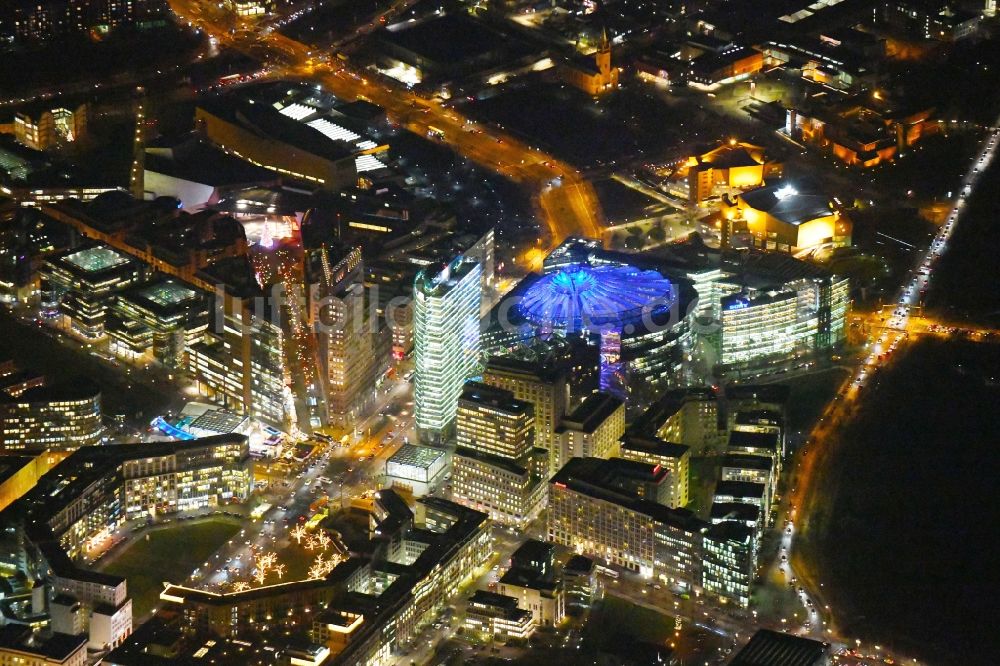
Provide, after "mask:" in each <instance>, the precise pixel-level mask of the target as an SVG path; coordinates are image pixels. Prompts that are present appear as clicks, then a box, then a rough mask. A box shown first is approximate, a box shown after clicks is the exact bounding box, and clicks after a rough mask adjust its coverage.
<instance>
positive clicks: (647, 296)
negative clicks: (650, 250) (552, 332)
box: [515, 264, 676, 331]
mask: <svg viewBox="0 0 1000 666" xmlns="http://www.w3.org/2000/svg"><path fill="white" fill-rule="evenodd" d="M675 298H676V295H675V291H674V288H673V285H672V284H671V282H670V280H668V279H667V278H665V277H663V276H662V275H660V274H659V273H658V272H656V271H651V270H647V271H644V270H640V269H638V268H635V267H634V266H627V265H607V266H591V265H589V264H574V265H570V266H567V267H565V268H562V269H561V270H559V271H556V272H553V273H549V274H547V275H543V276H542V277H541V278H539V279H538V280H537V281H535V283H534V284H532V285H531V286H530V287H528V289H527V290H526V291H525V293H524V295H523V297H522V298H521V300H520V302H519V303H518V304H517V305H516V306H515V307H516V308H517V311H518V312H520V314H521V315H523V316H524V317H525V318H526V319H528V320H529V321H530V322H532V323H533V324H535V325H536V326H543V327H546V328H552V329H561V330H566V331H580V330H584V329H590V330H593V329H597V328H605V327H613V328H622V327H624V326H625V325H627V324H636V323H638V322H640V321H641V320H642V317H643V314H644V313H646V314H648V313H652V312H661V311H663V310H665V309H667V308H669V307H670V305H671V304H672V303H673V301H674V299H675Z"/></svg>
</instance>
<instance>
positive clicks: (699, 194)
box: [677, 140, 782, 204]
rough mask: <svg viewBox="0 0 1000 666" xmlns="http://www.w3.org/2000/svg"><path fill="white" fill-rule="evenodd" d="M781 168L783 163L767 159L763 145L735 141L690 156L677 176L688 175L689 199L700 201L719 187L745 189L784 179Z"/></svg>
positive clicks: (679, 169)
mask: <svg viewBox="0 0 1000 666" xmlns="http://www.w3.org/2000/svg"><path fill="white" fill-rule="evenodd" d="M781 168H782V165H781V163H780V162H773V161H769V160H768V159H767V157H766V156H765V154H764V148H763V147H761V146H755V145H753V144H750V143H743V142H741V141H736V140H732V141H730V142H728V143H723V144H721V145H719V146H717V147H715V148H713V149H712V150H709V151H707V152H705V153H702V154H700V155H692V156H691V157H689V158H687V160H686V161H685V162H684V163H683V164H682V165H681V166H680V168H678V170H677V175H678V176H679V177H682V178H687V181H688V189H689V200H690V202H691V203H693V204H698V203H701V202H702V201H705V200H706V199H708V198H709V197H711V196H712V195H713V194H714V193H715V192H716V188H718V187H722V188H729V189H730V190H732V189H738V190H744V189H749V188H752V187H759V186H761V185H763V184H764V182H765V180H768V179H771V178H780V177H781Z"/></svg>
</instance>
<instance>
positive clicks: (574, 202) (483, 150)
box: [170, 0, 602, 246]
mask: <svg viewBox="0 0 1000 666" xmlns="http://www.w3.org/2000/svg"><path fill="white" fill-rule="evenodd" d="M170 6H171V8H172V9H173V11H174V13H176V14H177V15H178V16H179V17H181V19H182V20H185V21H188V22H190V23H192V24H195V25H198V26H200V27H201V28H202V29H204V30H205V31H206V32H208V33H209V34H210V35H212V36H214V37H215V38H216V39H217V40H219V42H220V43H222V44H225V45H227V46H230V47H231V48H234V49H236V50H239V51H242V52H245V53H248V54H250V55H252V56H254V57H257V58H270V59H272V60H273V61H275V62H277V63H280V65H281V67H282V69H283V70H284V72H285V74H286V75H288V76H291V77H299V78H302V79H308V80H312V81H317V82H319V83H320V84H322V85H323V86H324V87H326V88H327V89H328V90H329V91H330V92H332V93H333V94H334V95H336V96H337V97H340V98H341V99H345V100H355V99H365V100H368V101H370V102H372V103H374V104H377V105H379V106H381V107H382V108H383V109H385V111H386V114H387V115H388V117H389V118H391V119H392V120H393V121H394V122H396V123H397V124H399V125H401V126H403V127H405V128H406V129H408V130H410V131H412V132H414V133H416V134H420V135H423V136H428V135H433V136H436V137H437V138H438V139H439V140H440V141H441V142H442V143H444V144H447V145H448V146H450V147H451V148H452V149H453V150H454V151H455V152H456V153H458V154H460V155H462V156H464V157H466V158H468V159H470V160H472V161H473V162H476V163H477V164H479V165H481V166H483V167H485V168H488V169H491V170H493V171H495V172H496V173H499V174H500V175H502V176H505V177H507V178H509V179H511V180H513V181H515V182H517V183H520V184H523V185H524V186H526V187H529V188H531V189H532V191H533V193H534V200H535V203H536V208H537V213H538V215H539V217H540V219H541V221H542V223H543V224H544V225H545V226H546V227H547V230H548V239H547V240H548V242H549V244H550V246H555V245H557V244H558V243H560V242H562V240H563V239H565V238H566V237H567V236H572V235H579V236H587V237H590V238H600V236H601V231H602V217H601V212H600V204H599V202H598V200H597V195H596V193H595V191H594V189H593V187H592V186H591V184H590V183H589V182H588V181H587V180H586V179H584V178H583V177H582V176H581V175H580V173H579V172H578V171H577V170H576V169H575V168H574V167H572V166H571V165H569V164H566V163H565V162H562V161H560V160H557V159H556V158H554V157H552V156H550V155H547V154H545V153H543V152H542V151H540V150H538V149H536V148H535V147H534V146H530V145H528V144H526V143H525V142H524V141H521V140H520V139H516V138H514V137H513V136H511V135H509V134H508V133H506V132H503V131H502V130H500V129H498V128H496V127H494V126H492V125H486V124H481V123H477V122H474V121H472V120H471V119H469V118H466V117H464V116H463V115H461V114H460V113H459V112H457V111H455V110H454V109H449V108H445V107H443V106H442V105H441V104H440V103H439V102H437V101H436V100H429V99H426V98H424V97H422V96H420V95H418V94H417V93H415V92H413V91H412V90H409V89H407V88H406V87H404V86H403V85H402V84H399V83H397V82H395V81H393V80H391V79H388V78H387V77H383V76H380V75H378V74H375V73H372V72H367V71H355V70H354V69H352V68H351V67H350V66H349V65H348V64H347V63H345V62H343V61H342V60H340V59H339V58H337V57H336V56H334V55H332V54H328V53H325V52H321V51H318V50H317V51H315V52H313V50H312V49H311V47H310V46H308V45H306V44H303V43H302V42H298V41H296V40H294V39H290V38H289V37H286V36H285V35H282V34H281V33H279V32H277V31H275V30H274V29H272V28H270V27H268V25H267V23H266V22H259V23H256V24H254V23H249V22H237V19H235V18H234V17H233V16H232V15H228V14H223V13H222V12H220V11H219V10H218V9H217V6H216V5H215V4H214V3H210V2H205V1H204V0H170Z"/></svg>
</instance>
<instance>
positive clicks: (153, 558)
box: [100, 518, 240, 618]
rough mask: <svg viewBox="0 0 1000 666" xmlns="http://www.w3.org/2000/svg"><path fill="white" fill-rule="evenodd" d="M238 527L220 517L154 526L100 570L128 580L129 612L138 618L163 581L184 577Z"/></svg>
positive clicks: (148, 607)
mask: <svg viewBox="0 0 1000 666" xmlns="http://www.w3.org/2000/svg"><path fill="white" fill-rule="evenodd" d="M239 531H240V526H239V523H237V522H236V521H235V520H227V519H223V518H209V519H206V520H197V521H195V520H192V521H185V522H181V523H172V524H170V525H168V526H165V527H154V528H152V529H149V530H146V531H143V532H140V533H139V534H137V535H135V536H134V537H133V539H134V540H133V541H132V543H131V544H130V545H128V547H127V548H126V550H124V551H122V552H121V553H119V554H117V555H116V556H112V558H111V559H109V560H108V564H107V565H106V566H103V567H101V568H100V570H101V571H103V572H105V573H109V574H114V575H116V576H124V577H125V578H126V579H127V580H128V590H129V595H130V596H131V597H132V614H133V616H134V617H136V618H141V617H144V616H145V615H146V613H148V612H149V611H151V610H152V609H153V607H154V606H155V605H156V603H157V601H158V599H159V596H160V592H161V591H162V590H163V582H164V581H167V582H171V583H178V582H182V581H184V580H185V579H186V578H187V577H188V576H189V575H191V572H192V571H193V570H194V569H195V568H196V567H198V566H201V565H202V564H203V563H204V562H205V560H206V558H208V557H209V556H210V555H211V554H212V553H214V552H215V551H216V550H218V548H219V546H221V545H222V544H224V543H225V542H226V541H228V540H229V539H230V538H231V537H232V536H233V535H234V534H236V533H237V532H239Z"/></svg>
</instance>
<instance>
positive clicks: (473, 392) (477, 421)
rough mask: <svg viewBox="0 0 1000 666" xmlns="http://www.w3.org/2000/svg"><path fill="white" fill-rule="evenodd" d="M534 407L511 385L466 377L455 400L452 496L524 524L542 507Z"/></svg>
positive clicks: (496, 516)
mask: <svg viewBox="0 0 1000 666" xmlns="http://www.w3.org/2000/svg"><path fill="white" fill-rule="evenodd" d="M534 427H535V413H534V409H533V408H532V405H531V403H529V402H526V401H522V400H517V399H516V398H514V395H513V394H512V393H511V392H510V391H506V390H504V389H499V388H495V387H493V386H489V385H486V384H480V383H478V382H467V383H466V385H465V388H464V389H463V391H462V397H461V398H460V399H459V401H458V416H457V419H456V431H457V448H456V449H455V456H454V465H453V470H452V486H453V492H454V496H455V498H456V499H457V500H458V501H459V502H460V503H462V504H464V505H466V506H469V507H471V508H473V509H476V510H477V511H483V512H484V513H488V514H489V516H490V518H491V519H493V520H495V521H497V522H500V523H503V524H508V525H518V526H524V525H526V524H527V523H528V522H530V521H531V520H532V519H534V518H535V517H536V516H537V515H538V513H539V511H541V508H542V506H543V505H544V500H545V484H544V483H543V479H542V477H541V474H540V473H539V472H540V471H541V469H540V468H542V467H544V466H545V464H544V463H543V462H541V461H540V460H539V459H538V458H537V457H535V456H533V455H532V443H533V441H534Z"/></svg>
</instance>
